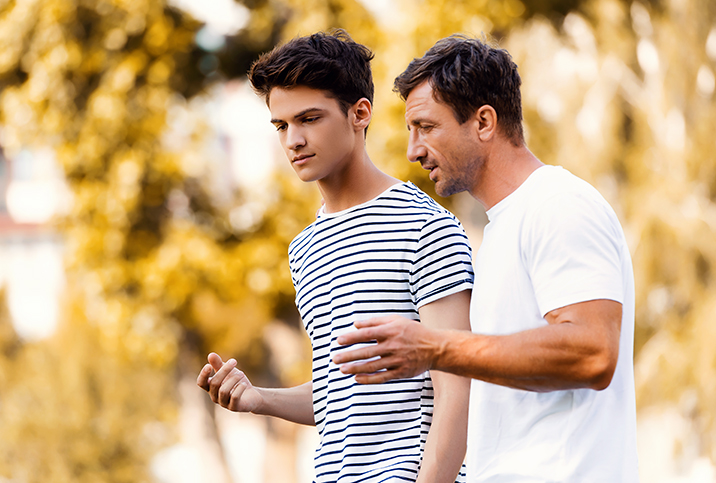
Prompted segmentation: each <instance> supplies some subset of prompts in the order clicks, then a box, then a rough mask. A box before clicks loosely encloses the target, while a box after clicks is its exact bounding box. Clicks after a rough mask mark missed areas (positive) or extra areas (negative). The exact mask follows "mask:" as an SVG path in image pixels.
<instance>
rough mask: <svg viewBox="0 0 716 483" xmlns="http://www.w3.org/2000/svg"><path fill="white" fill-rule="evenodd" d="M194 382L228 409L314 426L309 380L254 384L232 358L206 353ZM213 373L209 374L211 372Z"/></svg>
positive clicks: (311, 387) (311, 391)
mask: <svg viewBox="0 0 716 483" xmlns="http://www.w3.org/2000/svg"><path fill="white" fill-rule="evenodd" d="M208 360H209V363H208V364H206V365H205V366H204V367H203V368H202V369H201V372H200V373H199V377H197V380H196V384H197V385H198V386H199V387H201V388H202V389H204V390H205V391H206V392H208V393H209V395H210V396H211V400H212V401H214V402H215V403H216V404H218V405H220V406H221V407H224V408H226V409H228V410H230V411H235V412H251V413H254V414H263V415H266V416H275V417H277V418H281V419H286V420H288V421H291V422H294V423H298V424H306V425H309V426H314V425H315V424H316V423H315V419H314V417H313V383H312V382H311V381H309V382H307V383H305V384H301V385H300V386H296V387H291V388H285V389H284V388H263V387H254V386H253V385H252V384H251V381H249V378H248V377H246V375H245V374H244V373H243V372H242V371H240V370H238V369H237V368H236V360H234V359H229V360H228V361H226V362H223V361H222V360H221V357H219V356H218V355H217V354H215V353H213V352H212V353H211V354H209V357H208ZM214 371H216V373H215V374H214V375H213V376H212V373H213V372H214Z"/></svg>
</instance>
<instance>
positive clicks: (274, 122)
mask: <svg viewBox="0 0 716 483" xmlns="http://www.w3.org/2000/svg"><path fill="white" fill-rule="evenodd" d="M313 111H320V112H323V111H325V109H323V108H321V107H309V108H307V109H304V110H303V111H301V112H299V113H298V114H296V115H295V116H293V118H294V119H298V118H299V117H301V116H305V115H306V114H308V113H309V112H313ZM277 122H284V121H283V120H282V119H271V124H276V123H277Z"/></svg>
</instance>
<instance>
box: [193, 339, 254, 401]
mask: <svg viewBox="0 0 716 483" xmlns="http://www.w3.org/2000/svg"><path fill="white" fill-rule="evenodd" d="M207 359H208V361H209V363H208V364H206V365H205V366H204V367H203V368H202V369H201V372H199V377H197V379H196V384H197V386H199V387H200V388H202V389H203V390H205V391H206V392H208V393H209V395H210V396H211V400H212V401H214V402H215V403H216V404H218V405H220V406H221V407H224V408H226V409H228V410H230V411H235V412H242V413H245V412H253V411H255V410H256V409H257V408H258V407H259V406H260V405H261V404H262V403H263V398H262V397H261V394H259V391H258V390H257V389H256V388H255V387H254V386H253V385H252V384H251V381H249V378H248V377H246V375H245V374H244V373H243V372H241V371H240V370H238V369H237V368H236V360H234V359H229V360H228V361H226V362H223V361H222V360H221V357H219V355H218V354H215V353H214V352H212V353H211V354H209V356H208V357H207ZM212 373H213V375H212Z"/></svg>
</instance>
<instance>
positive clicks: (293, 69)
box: [249, 29, 374, 114]
mask: <svg viewBox="0 0 716 483" xmlns="http://www.w3.org/2000/svg"><path fill="white" fill-rule="evenodd" d="M372 59H373V53H372V52H371V51H370V49H369V48H368V47H366V46H364V45H361V44H359V43H356V42H355V41H353V39H351V37H350V35H348V33H347V32H346V31H345V30H342V29H337V30H334V31H332V32H330V33H325V32H319V33H315V34H313V35H309V36H306V37H297V38H295V39H293V40H290V41H289V42H287V43H286V44H284V45H281V46H278V47H275V48H274V49H273V50H271V51H270V52H267V53H265V54H263V55H261V57H259V59H258V60H257V61H256V62H254V64H253V65H252V66H251V69H250V70H249V81H250V82H251V85H252V86H253V88H254V91H255V92H256V93H257V94H258V95H260V96H261V97H263V98H264V99H265V100H266V103H268V102H269V96H270V94H271V89H273V88H274V87H280V88H284V89H290V88H292V87H297V86H306V87H310V88H311V89H319V90H323V91H326V92H328V94H329V95H330V96H331V97H334V98H335V99H336V100H338V103H339V104H340V105H341V109H342V110H343V113H344V114H346V113H347V112H348V108H349V107H350V106H352V105H353V104H355V103H356V102H357V101H358V100H359V99H361V98H363V97H365V98H366V99H368V100H369V101H370V102H371V104H372V103H373V89H374V88H373V75H372V74H371V70H370V61H371V60H372Z"/></svg>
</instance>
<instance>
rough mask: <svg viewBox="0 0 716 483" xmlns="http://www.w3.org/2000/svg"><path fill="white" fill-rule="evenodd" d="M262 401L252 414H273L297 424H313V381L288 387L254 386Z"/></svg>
mask: <svg viewBox="0 0 716 483" xmlns="http://www.w3.org/2000/svg"><path fill="white" fill-rule="evenodd" d="M256 389H257V390H258V391H259V393H260V394H261V397H262V398H263V403H262V404H261V405H260V406H259V407H258V408H257V409H256V410H255V411H253V413H254V414H262V415H265V416H274V417H277V418H281V419H285V420H287V421H291V422H294V423H298V424H305V425H308V426H315V424H316V422H315V419H314V416H313V383H312V382H311V381H309V382H306V383H305V384H301V385H300V386H295V387H290V388H265V387H264V388H256Z"/></svg>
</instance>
